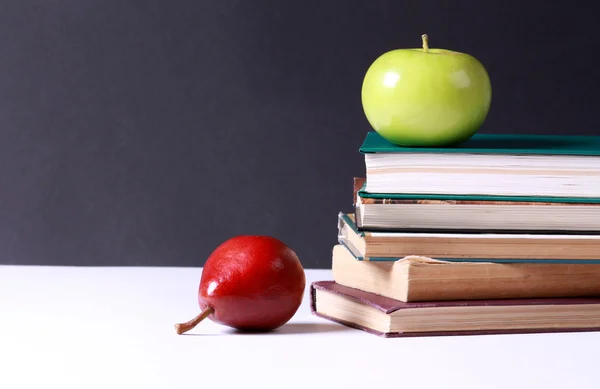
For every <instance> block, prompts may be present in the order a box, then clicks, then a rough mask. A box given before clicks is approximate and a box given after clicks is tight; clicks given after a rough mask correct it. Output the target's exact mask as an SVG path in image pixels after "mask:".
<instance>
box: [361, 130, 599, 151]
mask: <svg viewBox="0 0 600 389" xmlns="http://www.w3.org/2000/svg"><path fill="white" fill-rule="evenodd" d="M359 151H360V152H361V153H363V154H367V153H465V154H528V155H535V154H539V155H582V156H600V136H591V135H587V136H586V135H531V134H526V135H523V134H475V135H473V136H472V137H471V138H470V139H469V140H467V141H465V142H463V143H461V144H460V145H457V146H455V147H437V148H430V147H401V146H396V145H394V144H393V143H390V142H388V141H387V140H385V139H384V138H383V137H382V136H381V135H379V134H378V133H377V132H374V131H370V132H368V133H367V135H366V138H365V140H364V142H363V144H362V146H361V147H360V149H359Z"/></svg>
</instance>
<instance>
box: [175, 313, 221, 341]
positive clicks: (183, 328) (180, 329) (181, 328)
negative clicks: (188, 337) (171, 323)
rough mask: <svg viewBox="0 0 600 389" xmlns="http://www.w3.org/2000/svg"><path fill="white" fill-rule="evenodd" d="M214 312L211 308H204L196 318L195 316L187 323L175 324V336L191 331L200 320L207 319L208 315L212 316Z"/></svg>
mask: <svg viewBox="0 0 600 389" xmlns="http://www.w3.org/2000/svg"><path fill="white" fill-rule="evenodd" d="M214 311H215V310H214V309H213V307H206V308H204V309H203V310H202V312H200V313H199V314H198V316H196V317H195V318H193V319H191V320H190V321H187V322H185V323H178V324H175V331H177V335H181V334H183V333H185V332H188V331H189V330H191V329H193V328H194V327H196V326H197V325H198V324H199V323H200V322H201V321H202V320H204V319H206V318H207V317H209V316H210V315H212V314H213V312H214Z"/></svg>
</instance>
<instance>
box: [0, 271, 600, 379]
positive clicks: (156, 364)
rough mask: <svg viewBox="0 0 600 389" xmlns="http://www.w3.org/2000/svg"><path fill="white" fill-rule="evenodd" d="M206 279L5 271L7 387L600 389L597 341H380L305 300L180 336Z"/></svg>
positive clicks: (1, 288)
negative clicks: (270, 328)
mask: <svg viewBox="0 0 600 389" xmlns="http://www.w3.org/2000/svg"><path fill="white" fill-rule="evenodd" d="M306 273H307V279H308V281H309V282H311V281H314V280H323V279H330V278H331V273H330V271H327V270H307V272H306ZM200 274H201V269H198V268H187V269H185V268H75V267H18V266H0V388H2V389H15V388H82V389H83V388H148V389H152V388H255V387H256V388H342V387H345V388H358V387H362V388H365V389H366V388H392V387H394V388H401V387H404V388H454V387H456V388H461V389H467V388H477V389H482V388H503V389H506V388H573V389H583V388H599V387H600V375H599V373H598V363H599V362H598V361H599V358H598V357H599V356H600V351H599V350H600V333H571V334H532V335H488V336H460V337H430V338H403V339H402V338H398V339H385V338H379V337H376V336H374V335H370V334H367V333H364V332H362V331H358V330H353V329H349V328H346V327H344V326H341V325H338V324H335V323H331V322H328V321H326V320H324V319H320V318H317V317H315V316H313V315H312V314H311V313H310V309H309V305H308V301H309V300H308V294H306V296H305V299H304V302H303V305H302V306H301V307H300V309H299V311H298V312H297V314H296V315H295V316H294V318H293V319H292V320H291V321H290V322H289V323H288V324H286V325H284V326H283V327H281V328H280V329H279V330H277V331H275V332H273V333H271V334H261V335H257V334H251V335H248V334H238V333H235V332H234V331H232V330H230V329H228V328H227V327H223V326H220V325H217V324H214V323H212V322H211V321H208V320H207V321H204V322H202V323H200V325H199V326H198V327H196V328H195V329H194V330H193V331H191V332H190V333H188V335H176V334H175V331H174V329H173V324H174V323H176V322H179V321H184V320H187V319H189V318H190V317H192V316H194V315H195V314H196V313H197V309H198V307H197V300H196V291H197V287H198V282H199V279H200ZM306 291H307V293H308V287H307V290H306Z"/></svg>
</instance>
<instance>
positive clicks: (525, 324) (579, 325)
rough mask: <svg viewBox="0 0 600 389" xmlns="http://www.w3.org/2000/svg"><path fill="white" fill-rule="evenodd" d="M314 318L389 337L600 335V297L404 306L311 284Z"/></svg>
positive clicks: (350, 290) (358, 292)
mask: <svg viewBox="0 0 600 389" xmlns="http://www.w3.org/2000/svg"><path fill="white" fill-rule="evenodd" d="M310 297H311V301H310V306H311V310H312V313H313V314H314V315H316V316H319V317H321V318H325V319H327V320H331V321H334V322H337V323H340V324H343V325H346V326H348V327H352V328H356V329H359V330H363V331H366V332H369V333H372V334H375V335H379V336H383V337H402V336H405V337H407V336H448V335H487V334H517V333H548V332H583V331H600V297H593V298H546V299H503V300H460V301H430V302H408V303H406V302H402V301H398V300H393V299H390V298H387V297H383V296H380V295H376V294H373V293H369V292H364V291H361V290H358V289H354V288H349V287H345V286H342V285H339V284H336V283H335V282H334V281H318V282H314V283H312V284H311V288H310Z"/></svg>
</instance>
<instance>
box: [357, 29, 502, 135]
mask: <svg viewBox="0 0 600 389" xmlns="http://www.w3.org/2000/svg"><path fill="white" fill-rule="evenodd" d="M422 39H423V48H409V49H397V50H392V51H388V52H387V53H385V54H383V55H381V56H380V57H379V58H377V59H376V60H375V62H373V64H372V65H371V66H370V67H369V69H368V70H367V73H366V75H365V77H364V80H363V84H362V92H361V98H362V105H363V109H364V112H365V115H366V117H367V120H368V121H369V124H370V125H371V126H372V127H373V129H374V130H375V131H377V133H379V134H380V135H381V136H382V137H383V138H385V139H387V140H388V141H390V142H392V143H394V144H397V145H399V146H405V147H442V146H451V145H456V144H458V143H461V142H463V141H465V140H467V139H469V138H470V137H471V136H473V135H474V134H475V133H476V132H477V131H478V130H479V128H480V127H481V126H482V125H483V122H484V121H485V119H486V117H487V114H488V111H489V109H490V104H491V101H492V86H491V83H490V78H489V76H488V73H487V71H486V69H485V68H484V66H483V65H482V64H481V63H480V62H479V61H478V60H477V59H476V58H474V57H473V56H471V55H468V54H465V53H460V52H457V51H452V50H445V49H433V48H429V46H428V39H427V35H423V36H422Z"/></svg>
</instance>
